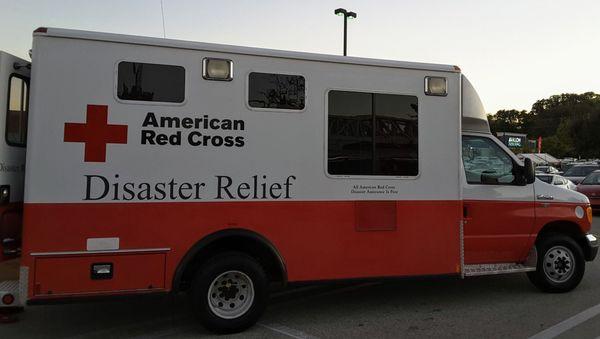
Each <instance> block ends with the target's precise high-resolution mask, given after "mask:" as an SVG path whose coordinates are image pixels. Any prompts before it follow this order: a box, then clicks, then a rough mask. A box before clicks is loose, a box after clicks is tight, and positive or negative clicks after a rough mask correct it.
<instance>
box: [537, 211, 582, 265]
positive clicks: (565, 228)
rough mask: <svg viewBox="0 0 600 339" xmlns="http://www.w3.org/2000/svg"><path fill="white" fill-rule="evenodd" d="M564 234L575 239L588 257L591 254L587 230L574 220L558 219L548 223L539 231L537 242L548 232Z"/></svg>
mask: <svg viewBox="0 0 600 339" xmlns="http://www.w3.org/2000/svg"><path fill="white" fill-rule="evenodd" d="M556 233H558V234H562V235H566V236H568V237H570V238H572V239H573V240H575V242H576V243H577V244H578V245H579V246H580V247H581V250H582V251H583V253H584V255H585V257H586V259H587V258H588V257H589V256H590V251H591V248H590V246H589V243H588V242H587V241H586V239H585V234H586V233H585V232H584V231H583V230H582V229H581V227H580V226H579V225H578V224H577V223H576V222H573V221H569V220H556V221H552V222H549V223H547V224H546V225H544V227H542V229H541V230H540V231H539V232H538V234H537V236H536V239H535V242H536V244H537V243H538V241H540V239H542V238H543V237H545V236H547V235H548V234H556Z"/></svg>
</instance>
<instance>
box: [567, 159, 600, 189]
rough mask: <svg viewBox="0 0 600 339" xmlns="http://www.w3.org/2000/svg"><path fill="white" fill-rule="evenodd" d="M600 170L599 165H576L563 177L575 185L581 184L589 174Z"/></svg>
mask: <svg viewBox="0 0 600 339" xmlns="http://www.w3.org/2000/svg"><path fill="white" fill-rule="evenodd" d="M598 169H600V165H598V164H585V165H575V166H573V167H571V168H569V169H568V170H567V171H566V172H565V173H564V174H563V175H564V177H565V178H567V179H569V180H571V181H572V182H573V183H575V184H579V183H580V182H581V181H582V180H583V179H584V178H585V177H587V175H588V174H590V173H592V172H593V171H595V170H598Z"/></svg>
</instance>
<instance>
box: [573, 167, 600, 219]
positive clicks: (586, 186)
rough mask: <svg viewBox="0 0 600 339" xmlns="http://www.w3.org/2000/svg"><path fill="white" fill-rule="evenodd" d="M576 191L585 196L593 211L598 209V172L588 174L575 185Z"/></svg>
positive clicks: (599, 204)
mask: <svg viewBox="0 0 600 339" xmlns="http://www.w3.org/2000/svg"><path fill="white" fill-rule="evenodd" d="M577 191H578V192H580V193H583V194H585V195H586V196H587V197H588V199H590V204H591V205H592V208H594V209H600V170H595V171H593V172H592V173H590V174H589V175H588V176H587V177H585V179H583V180H582V181H581V183H580V184H579V185H577Z"/></svg>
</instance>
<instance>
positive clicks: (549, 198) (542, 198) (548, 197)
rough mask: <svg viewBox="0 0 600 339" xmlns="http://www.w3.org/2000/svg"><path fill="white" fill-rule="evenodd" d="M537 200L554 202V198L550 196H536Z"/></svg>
mask: <svg viewBox="0 0 600 339" xmlns="http://www.w3.org/2000/svg"><path fill="white" fill-rule="evenodd" d="M537 199H538V200H554V197H553V196H551V195H545V194H538V195H537Z"/></svg>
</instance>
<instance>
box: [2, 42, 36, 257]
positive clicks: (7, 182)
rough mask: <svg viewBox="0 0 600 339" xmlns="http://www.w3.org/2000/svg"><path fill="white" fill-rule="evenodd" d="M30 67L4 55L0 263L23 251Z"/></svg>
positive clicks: (23, 61)
mask: <svg viewBox="0 0 600 339" xmlns="http://www.w3.org/2000/svg"><path fill="white" fill-rule="evenodd" d="M30 67H31V66H30V63H29V62H27V61H26V60H23V59H20V58H17V57H15V56H13V55H10V54H8V53H4V52H0V110H1V111H0V135H1V136H2V138H1V141H0V261H3V260H7V259H12V258H15V257H17V256H18V255H19V254H20V248H21V234H22V215H23V185H24V179H25V143H26V139H27V115H28V111H29V76H30Z"/></svg>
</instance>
